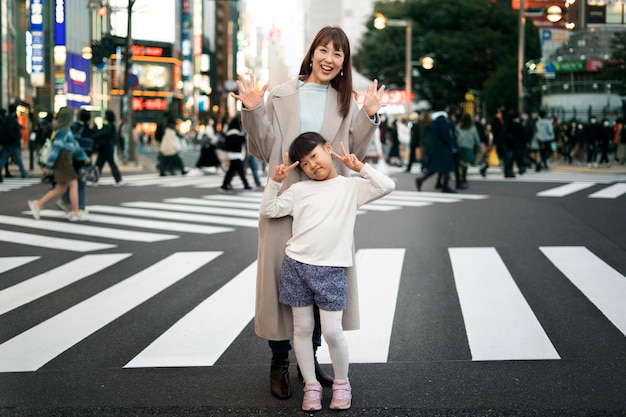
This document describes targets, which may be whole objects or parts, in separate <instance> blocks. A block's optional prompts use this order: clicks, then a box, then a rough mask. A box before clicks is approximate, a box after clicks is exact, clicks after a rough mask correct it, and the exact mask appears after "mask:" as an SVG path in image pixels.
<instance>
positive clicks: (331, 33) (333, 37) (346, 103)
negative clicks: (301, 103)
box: [298, 26, 354, 117]
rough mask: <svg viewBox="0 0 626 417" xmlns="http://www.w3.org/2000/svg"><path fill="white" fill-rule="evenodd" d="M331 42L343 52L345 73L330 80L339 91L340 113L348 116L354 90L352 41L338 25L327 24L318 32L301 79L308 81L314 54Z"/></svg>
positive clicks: (302, 67)
mask: <svg viewBox="0 0 626 417" xmlns="http://www.w3.org/2000/svg"><path fill="white" fill-rule="evenodd" d="M329 42H332V43H333V48H335V49H337V50H339V51H342V52H343V66H342V68H341V69H342V71H343V75H338V76H336V77H335V78H333V79H332V80H331V81H330V85H331V86H332V87H333V88H334V89H335V90H337V92H338V93H339V98H338V99H337V101H338V102H339V114H340V115H341V117H346V116H347V115H348V112H349V111H350V106H351V104H352V97H353V95H354V91H352V58H351V55H350V41H349V40H348V36H347V35H346V33H345V32H344V31H343V29H341V28H340V27H338V26H325V27H323V28H322V29H320V31H319V32H317V35H315V38H314V39H313V42H311V46H309V50H308V51H307V53H306V55H305V56H304V59H303V60H302V64H301V65H300V74H299V77H298V78H299V79H300V80H301V81H306V79H307V78H309V75H311V66H310V64H311V60H312V59H313V54H314V53H315V50H316V49H317V47H318V46H320V45H322V46H324V45H328V43H329Z"/></svg>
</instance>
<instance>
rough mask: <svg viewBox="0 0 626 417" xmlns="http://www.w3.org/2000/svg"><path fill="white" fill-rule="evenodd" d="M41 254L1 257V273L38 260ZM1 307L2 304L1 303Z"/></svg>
mask: <svg viewBox="0 0 626 417" xmlns="http://www.w3.org/2000/svg"><path fill="white" fill-rule="evenodd" d="M39 258H40V256H11V257H2V258H0V274H2V273H3V272H6V271H10V270H11V269H14V268H18V267H20V266H22V265H26V264H27V263H30V262H33V261H36V260H37V259H39ZM0 307H1V304H0Z"/></svg>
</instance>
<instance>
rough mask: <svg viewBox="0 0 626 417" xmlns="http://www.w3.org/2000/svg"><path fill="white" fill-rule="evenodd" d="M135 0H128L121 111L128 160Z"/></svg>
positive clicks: (130, 143)
mask: <svg viewBox="0 0 626 417" xmlns="http://www.w3.org/2000/svg"><path fill="white" fill-rule="evenodd" d="M135 1H136V0H128V20H127V21H126V51H125V52H124V80H123V85H124V97H123V98H122V106H121V111H120V118H122V117H123V118H125V119H126V123H125V126H124V138H125V143H124V145H125V146H124V157H125V159H126V160H128V157H129V156H130V157H131V158H133V152H130V154H129V153H128V150H129V149H128V148H129V147H130V146H135V144H134V143H133V138H132V137H131V136H132V131H133V129H132V115H133V108H132V105H131V102H132V97H133V95H132V92H131V91H130V88H129V80H128V79H129V77H130V70H131V67H132V54H133V53H132V44H133V37H132V33H131V30H132V27H133V25H132V16H133V6H134V5H135ZM134 162H139V161H134Z"/></svg>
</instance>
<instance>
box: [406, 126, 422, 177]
mask: <svg viewBox="0 0 626 417" xmlns="http://www.w3.org/2000/svg"><path fill="white" fill-rule="evenodd" d="M419 120H420V116H418V117H417V118H416V119H415V120H413V121H412V122H411V131H410V134H411V139H410V142H409V160H408V161H407V164H406V169H405V170H404V172H411V168H412V167H413V164H414V163H416V162H417V161H420V160H421V159H422V155H421V151H420V146H421V140H420V138H421V136H420V127H419Z"/></svg>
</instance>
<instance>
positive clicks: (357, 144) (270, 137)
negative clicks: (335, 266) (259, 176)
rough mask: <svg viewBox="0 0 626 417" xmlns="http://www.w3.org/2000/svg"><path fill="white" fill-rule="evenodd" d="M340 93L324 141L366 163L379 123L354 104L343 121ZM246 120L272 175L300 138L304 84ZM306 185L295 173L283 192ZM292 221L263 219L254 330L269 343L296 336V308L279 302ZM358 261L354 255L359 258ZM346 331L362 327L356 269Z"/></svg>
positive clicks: (329, 109) (286, 88) (341, 169)
mask: <svg viewBox="0 0 626 417" xmlns="http://www.w3.org/2000/svg"><path fill="white" fill-rule="evenodd" d="M337 97H338V93H337V91H336V90H335V89H334V88H332V87H330V86H329V88H328V93H327V97H326V110H325V112H324V124H323V126H322V131H321V132H320V133H321V135H322V136H323V137H324V138H325V139H326V140H327V141H329V142H330V143H331V144H332V145H333V149H334V150H335V152H337V153H339V154H341V148H340V147H339V143H340V142H343V144H344V147H345V148H346V151H347V152H350V153H354V154H355V155H357V157H358V158H359V159H361V160H362V159H363V158H364V157H365V154H366V153H367V148H368V145H369V143H370V140H371V139H372V137H373V133H374V131H375V129H376V128H377V125H378V122H376V123H374V122H373V121H372V120H371V119H370V118H369V117H368V116H367V114H366V113H365V111H364V110H363V109H359V107H358V106H357V104H356V101H354V100H353V102H352V107H351V109H350V112H349V114H348V115H347V117H346V118H342V117H341V116H340V115H339V111H338V106H337ZM241 120H242V123H243V127H244V129H245V131H246V134H247V136H248V149H249V150H250V152H251V153H252V154H253V155H254V156H255V157H257V158H258V159H260V160H262V161H264V162H265V163H267V164H268V167H267V169H268V173H270V174H271V173H272V172H274V167H275V166H276V165H278V164H281V163H282V162H283V155H284V153H285V152H286V151H288V150H289V146H290V145H291V142H293V140H294V139H295V138H296V137H297V136H298V135H299V134H300V133H301V132H300V105H299V101H298V80H297V79H293V80H291V81H289V82H287V83H285V84H282V85H280V86H278V87H276V88H275V89H274V90H272V91H271V92H270V93H269V95H268V97H267V101H266V102H265V103H261V104H260V105H259V106H257V107H256V108H254V109H245V108H244V109H243V110H242V115H241ZM335 166H336V168H337V172H338V173H339V174H341V175H346V176H347V175H350V173H349V171H348V169H347V168H346V167H345V166H344V165H343V164H342V163H341V162H339V161H335ZM297 181H300V175H299V172H298V170H293V171H291V172H290V173H289V176H288V177H287V179H286V180H285V181H284V184H283V190H284V189H287V188H288V187H289V186H290V185H291V184H293V183H294V182H297ZM291 222H292V220H291V217H283V218H279V219H268V218H259V248H258V264H257V284H256V285H257V288H256V314H255V318H254V328H255V331H256V333H257V335H259V336H260V337H262V338H265V339H267V340H290V339H292V336H293V321H292V315H291V308H290V307H289V306H286V305H284V304H280V303H279V301H278V286H279V281H280V273H279V272H280V265H281V263H282V261H283V258H284V256H285V246H286V242H287V240H288V239H289V238H290V237H291ZM353 256H354V255H353ZM343 326H344V330H356V329H358V328H359V326H360V322H359V302H358V287H357V277H356V268H355V267H350V268H348V295H347V307H346V310H345V311H344V315H343Z"/></svg>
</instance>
